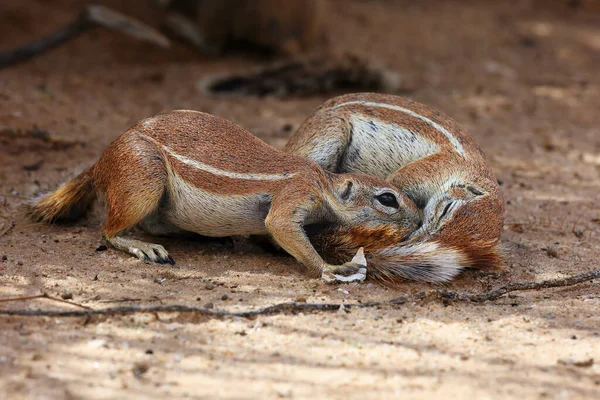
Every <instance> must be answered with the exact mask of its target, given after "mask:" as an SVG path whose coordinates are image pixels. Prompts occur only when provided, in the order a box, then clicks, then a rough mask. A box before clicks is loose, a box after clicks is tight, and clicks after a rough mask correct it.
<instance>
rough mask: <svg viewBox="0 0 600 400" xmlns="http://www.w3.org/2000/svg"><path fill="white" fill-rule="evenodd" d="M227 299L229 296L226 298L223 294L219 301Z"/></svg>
mask: <svg viewBox="0 0 600 400" xmlns="http://www.w3.org/2000/svg"><path fill="white" fill-rule="evenodd" d="M228 298H229V296H227V295H226V294H224V295H223V296H221V300H223V301H225V300H227V299H228Z"/></svg>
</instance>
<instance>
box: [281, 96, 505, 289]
mask: <svg viewBox="0 0 600 400" xmlns="http://www.w3.org/2000/svg"><path fill="white" fill-rule="evenodd" d="M284 151H287V152H290V153H293V154H298V155H301V156H303V157H306V158H308V159H310V160H313V161H315V162H317V163H318V164H319V165H321V166H322V167H323V168H324V169H326V170H328V171H332V172H336V173H345V172H358V173H367V174H371V175H374V176H377V177H379V178H384V179H386V180H387V181H388V182H390V183H391V184H393V185H394V186H396V187H397V188H398V190H400V191H401V192H403V193H405V194H406V195H407V196H408V197H409V198H410V199H411V200H413V201H414V202H415V203H416V204H417V206H419V208H421V209H422V211H423V223H422V226H421V227H420V228H419V229H418V230H417V231H416V232H414V233H413V234H412V235H411V236H410V238H409V239H408V240H405V238H402V237H400V236H396V235H394V234H393V230H392V232H391V233H390V230H389V229H387V228H385V227H377V228H369V227H356V226H354V227H330V228H328V229H327V230H325V231H323V232H321V233H319V234H318V235H319V236H318V240H313V242H314V243H315V245H322V249H321V250H322V252H323V254H324V255H325V257H327V256H329V257H331V258H332V259H335V258H336V256H344V255H345V253H347V252H351V251H352V250H353V249H356V248H358V247H364V250H365V254H367V260H368V261H369V268H368V273H369V274H370V276H372V277H374V278H377V279H380V280H383V281H385V282H388V283H393V281H394V280H398V279H413V280H421V281H428V282H442V281H447V280H450V279H452V278H454V277H455V276H456V275H458V274H459V272H460V271H461V270H462V269H464V268H479V269H492V268H499V267H500V265H501V253H500V249H499V247H500V235H501V233H502V226H503V219H504V216H503V214H504V200H503V197H502V192H501V190H500V188H499V186H498V183H497V181H496V178H495V177H494V174H493V173H492V171H491V169H490V167H489V166H488V165H487V163H486V161H485V158H484V156H483V153H482V152H481V150H480V149H479V148H478V147H477V145H476V144H475V142H474V141H473V139H472V138H471V137H470V136H469V135H468V134H467V133H466V132H465V131H464V130H463V129H462V128H461V127H460V125H458V124H457V123H456V122H455V121H453V120H452V119H450V118H449V117H447V116H445V115H443V114H441V113H440V112H438V111H436V110H433V109H431V108H429V107H427V106H425V105H423V104H419V103H416V102H413V101H410V100H407V99H404V98H401V97H397V96H392V95H382V94H375V93H358V94H349V95H344V96H339V97H335V98H333V99H331V100H329V101H327V102H325V103H324V104H323V105H322V106H320V107H319V108H318V109H317V110H316V111H315V112H314V113H313V114H312V115H311V116H310V117H309V118H308V119H307V120H305V121H304V123H303V124H302V125H301V126H300V127H299V128H298V130H297V131H296V133H295V134H294V135H293V136H292V138H291V139H290V141H289V142H288V144H287V145H286V147H285V148H284Z"/></svg>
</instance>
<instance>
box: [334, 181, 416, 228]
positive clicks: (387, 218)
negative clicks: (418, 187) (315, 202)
mask: <svg viewBox="0 0 600 400" xmlns="http://www.w3.org/2000/svg"><path fill="white" fill-rule="evenodd" d="M331 193H332V195H333V201H331V202H330V203H331V204H330V206H331V207H332V208H334V209H335V214H336V215H338V216H339V218H340V219H341V221H340V222H342V223H344V224H347V225H358V224H362V225H365V226H368V225H379V224H381V223H394V224H396V225H397V226H399V227H400V228H402V229H403V230H410V231H411V232H412V231H414V230H416V229H417V228H418V227H419V226H420V225H421V213H420V211H419V209H418V208H417V206H416V205H415V203H414V202H413V201H412V200H411V199H409V198H408V197H407V196H406V195H405V194H403V193H400V192H399V191H398V189H396V188H394V187H393V186H392V185H390V184H389V183H387V182H386V181H384V180H382V179H378V178H375V177H372V176H368V175H361V174H342V175H337V176H335V177H334V178H333V182H332V185H331Z"/></svg>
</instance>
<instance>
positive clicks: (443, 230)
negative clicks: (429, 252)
mask: <svg viewBox="0 0 600 400" xmlns="http://www.w3.org/2000/svg"><path fill="white" fill-rule="evenodd" d="M503 223H504V200H503V197H502V192H501V190H500V188H499V186H498V184H497V183H496V182H495V181H491V180H488V179H482V180H480V181H478V182H472V181H466V180H457V181H455V182H452V183H450V184H449V185H448V187H446V188H444V190H440V191H439V193H438V194H436V195H434V196H432V197H431V198H430V199H429V201H428V202H427V204H426V205H425V208H424V210H423V225H422V226H421V228H419V229H418V230H417V231H415V232H414V233H413V234H412V235H411V237H410V239H411V240H420V239H419V238H421V237H424V236H425V237H430V238H432V239H434V240H436V241H438V242H441V243H443V244H444V245H445V246H446V247H451V248H455V249H457V250H461V251H462V252H463V253H465V255H466V256H467V259H468V262H467V264H469V265H470V266H471V267H474V268H484V269H485V268H492V267H498V265H499V264H500V254H499V252H498V245H499V243H500V235H501V234H502V226H503Z"/></svg>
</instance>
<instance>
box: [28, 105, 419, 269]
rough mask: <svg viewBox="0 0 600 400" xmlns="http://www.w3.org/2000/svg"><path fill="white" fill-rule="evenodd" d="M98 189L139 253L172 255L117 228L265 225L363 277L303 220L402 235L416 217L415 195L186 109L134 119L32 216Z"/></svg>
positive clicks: (78, 212)
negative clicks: (336, 170)
mask: <svg viewBox="0 0 600 400" xmlns="http://www.w3.org/2000/svg"><path fill="white" fill-rule="evenodd" d="M96 193H99V194H103V195H105V196H106V202H107V208H108V216H107V218H106V221H105V224H104V232H103V233H104V237H105V238H106V240H107V241H108V242H109V243H110V244H112V245H113V246H114V247H116V248H117V249H119V250H123V251H125V252H128V253H131V254H133V255H135V256H137V257H139V258H140V259H144V260H152V261H155V262H159V263H165V262H168V263H173V262H174V261H173V259H172V258H171V256H169V254H168V253H167V251H166V250H165V249H164V247H162V246H160V245H158V244H150V243H145V242H142V241H139V240H135V239H131V238H126V237H124V236H122V233H123V232H124V231H125V230H126V229H128V228H131V227H133V226H134V225H138V224H139V226H140V227H141V228H142V229H144V230H146V231H147V232H149V233H151V234H167V233H174V232H177V231H191V232H195V233H199V234H201V235H205V236H213V237H221V236H230V235H251V234H265V233H269V234H271V235H272V237H273V238H274V239H275V241H276V242H277V243H278V244H279V245H280V246H281V247H282V248H283V249H284V250H286V251H287V252H288V253H290V254H291V255H292V256H294V257H295V258H296V259H297V260H298V261H299V262H301V263H302V264H304V265H305V266H306V267H307V269H308V273H309V274H310V275H311V276H313V277H316V276H322V277H323V278H324V279H325V280H328V281H333V280H338V281H350V280H363V279H364V277H365V273H366V270H365V269H364V266H365V265H366V261H362V262H359V260H360V258H361V257H360V254H359V255H358V258H355V259H354V260H353V261H351V262H347V263H344V264H343V265H340V266H335V265H331V264H327V263H325V262H324V261H323V259H322V258H321V256H320V255H319V254H318V253H317V251H316V250H315V249H314V248H313V246H312V245H311V243H310V241H309V240H308V238H307V236H306V234H305V231H304V226H305V225H308V224H312V223H321V222H329V223H334V224H339V225H341V226H347V225H354V224H359V225H361V226H363V225H364V226H368V227H372V228H373V229H376V227H377V226H379V225H383V226H393V227H394V229H396V230H397V231H398V238H399V237H400V236H404V237H407V236H408V235H410V233H411V232H413V231H414V230H415V229H416V228H417V226H418V224H420V220H421V216H420V212H419V210H418V209H417V207H416V206H415V204H414V203H413V202H412V201H411V200H409V199H408V198H407V197H406V196H405V195H403V194H401V193H400V192H398V190H397V189H396V188H394V187H393V186H392V185H390V184H389V183H387V182H385V181H384V180H382V179H379V178H375V177H371V176H368V175H357V174H333V173H330V172H327V171H324V170H323V169H322V168H321V167H320V166H318V165H317V164H316V163H314V162H312V161H309V160H306V159H304V158H302V157H300V156H297V155H293V154H287V153H284V152H281V151H279V150H277V149H275V148H273V147H271V146H269V145H267V144H266V143H264V142H263V141H261V140H260V139H258V138H257V137H255V136H253V135H252V134H250V133H249V132H247V131H246V130H244V129H243V128H241V127H240V126H238V125H235V124H234V123H232V122H230V121H227V120H225V119H223V118H219V117H216V116H213V115H210V114H205V113H201V112H197V111H187V110H179V111H172V112H167V113H164V114H159V115H157V116H154V117H152V118H148V119H145V120H142V121H140V122H138V123H137V124H135V125H134V126H133V127H131V128H130V129H129V130H128V131H126V132H125V133H124V134H122V135H121V136H120V137H119V138H117V139H116V140H115V141H114V142H113V143H112V144H110V145H109V146H108V148H107V149H106V150H105V151H104V152H103V153H102V155H101V157H100V160H99V161H98V162H97V163H96V164H95V165H94V166H92V167H91V168H90V169H89V170H87V171H85V172H83V173H82V174H80V175H79V176H77V177H76V178H75V179H73V180H71V181H70V182H67V183H66V184H64V185H63V186H61V187H60V188H58V189H57V190H56V191H55V192H53V193H51V194H49V195H47V196H45V197H43V198H41V199H39V200H38V201H36V202H35V203H34V204H33V205H32V206H31V208H30V216H31V217H32V218H33V219H34V220H37V221H42V222H53V221H57V220H60V219H76V218H78V217H81V216H82V215H83V214H84V213H85V211H86V210H87V208H88V206H89V205H90V204H91V202H92V201H93V200H94V198H95V194H96ZM361 254H362V252H361ZM362 258H363V260H364V257H362Z"/></svg>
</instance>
